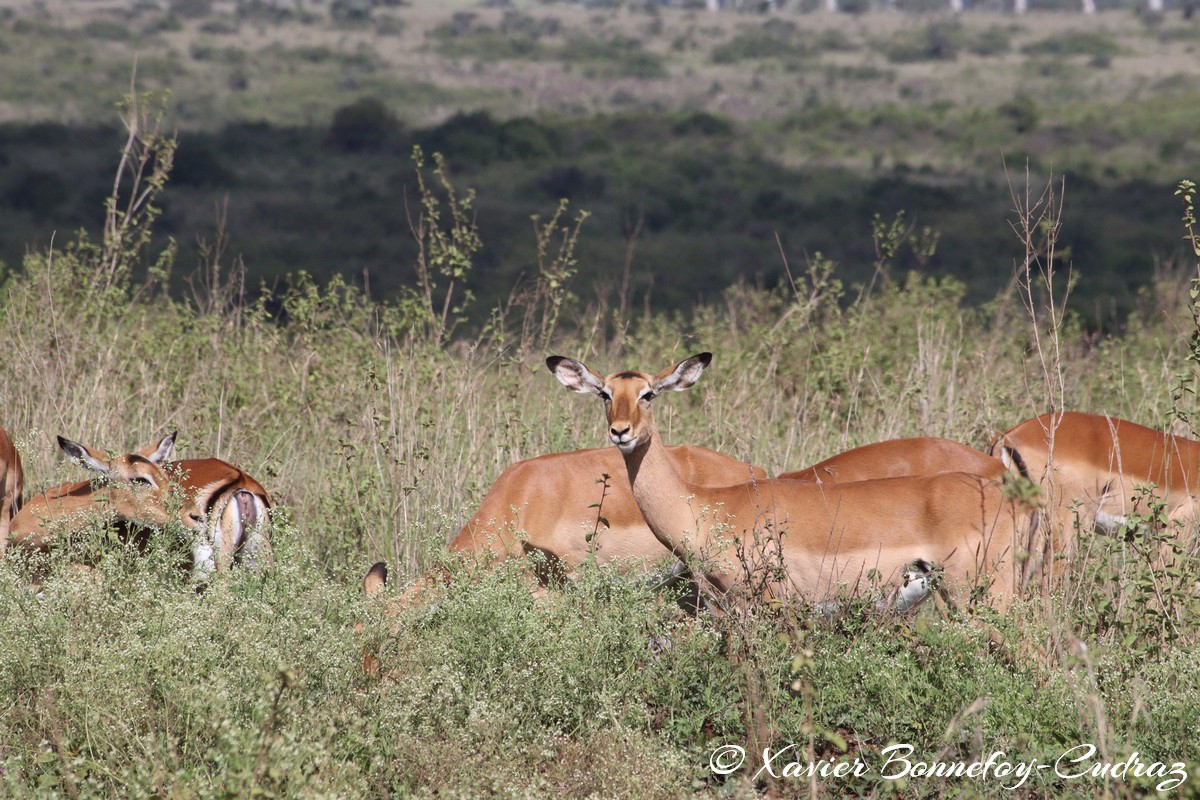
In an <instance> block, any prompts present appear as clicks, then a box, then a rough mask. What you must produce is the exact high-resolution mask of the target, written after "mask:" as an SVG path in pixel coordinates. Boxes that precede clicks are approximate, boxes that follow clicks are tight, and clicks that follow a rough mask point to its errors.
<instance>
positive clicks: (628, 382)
mask: <svg viewBox="0 0 1200 800" xmlns="http://www.w3.org/2000/svg"><path fill="white" fill-rule="evenodd" d="M711 362H712V353H700V354H699V355H694V356H692V357H691V358H686V359H684V360H683V361H680V362H679V363H678V364H676V365H675V366H673V367H670V368H668V369H665V370H663V371H662V372H660V373H658V374H657V375H651V374H650V373H648V372H614V373H613V374H612V375H609V376H608V377H607V378H602V377H601V376H600V374H599V373H597V372H595V371H593V370H592V369H590V368H589V367H588V366H587V365H585V364H583V363H582V362H580V361H576V360H574V359H572V358H563V357H562V356H551V357H550V358H547V359H546V366H547V367H549V368H550V371H551V372H553V373H554V376H555V377H556V378H558V381H559V383H561V384H562V385H563V386H565V387H567V388H568V389H570V390H571V391H573V392H579V393H581V394H595V395H598V396H599V397H600V399H602V400H603V401H604V410H605V412H606V413H607V415H608V437H609V439H610V440H611V441H612V443H613V444H615V445H616V446H617V449H619V450H620V451H621V452H622V453H624V454H626V455H628V454H630V453H632V452H633V451H634V450H636V449H637V447H638V445H639V444H645V443H647V442H648V441H649V439H650V437H651V436H652V435H653V433H654V420H653V418H652V417H651V415H650V401H651V400H653V399H654V398H655V397H658V395H660V394H662V393H663V392H667V391H674V392H682V391H683V390H684V389H687V388H688V387H690V386H692V385H693V384H695V383H696V381H698V380H699V379H700V374H701V373H702V372H704V368H705V367H707V366H708V365H709V363H711Z"/></svg>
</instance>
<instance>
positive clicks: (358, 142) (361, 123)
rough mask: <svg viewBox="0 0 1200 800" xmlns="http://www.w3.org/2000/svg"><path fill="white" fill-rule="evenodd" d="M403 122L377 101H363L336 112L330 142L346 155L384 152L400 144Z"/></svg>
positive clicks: (357, 101) (369, 98)
mask: <svg viewBox="0 0 1200 800" xmlns="http://www.w3.org/2000/svg"><path fill="white" fill-rule="evenodd" d="M401 130H402V128H401V125H400V121H399V120H397V119H396V117H395V115H394V114H392V112H391V111H390V110H388V108H387V106H385V105H384V104H383V101H382V100H380V99H379V98H377V97H363V98H360V99H358V100H355V101H354V102H353V103H350V104H348V105H344V106H342V107H341V108H339V109H337V110H336V111H335V112H333V122H332V123H331V124H330V126H329V135H328V137H327V140H328V142H329V143H330V144H331V145H333V146H334V147H336V148H338V149H340V150H345V151H347V152H352V153H359V152H366V151H371V150H382V149H384V148H387V147H389V146H392V145H394V144H396V143H397V141H398V140H399V138H400V134H401Z"/></svg>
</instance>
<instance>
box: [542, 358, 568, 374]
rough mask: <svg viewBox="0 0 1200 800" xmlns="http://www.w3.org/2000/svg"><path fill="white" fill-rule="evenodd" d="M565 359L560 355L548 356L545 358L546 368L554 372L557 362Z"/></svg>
mask: <svg viewBox="0 0 1200 800" xmlns="http://www.w3.org/2000/svg"><path fill="white" fill-rule="evenodd" d="M565 360H566V359H564V358H563V357H562V356H550V357H549V358H547V359H546V369H548V370H550V371H551V372H554V370H555V369H557V368H558V365H559V363H561V362H562V361H565Z"/></svg>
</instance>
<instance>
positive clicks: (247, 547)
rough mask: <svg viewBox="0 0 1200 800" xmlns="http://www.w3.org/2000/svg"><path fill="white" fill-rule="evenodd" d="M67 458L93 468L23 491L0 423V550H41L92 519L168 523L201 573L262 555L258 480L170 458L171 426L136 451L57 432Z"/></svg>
mask: <svg viewBox="0 0 1200 800" xmlns="http://www.w3.org/2000/svg"><path fill="white" fill-rule="evenodd" d="M58 446H59V448H61V449H62V451H63V453H65V454H66V455H67V457H68V458H70V459H71V460H72V461H74V462H75V463H77V464H79V465H80V466H82V467H84V468H86V469H88V470H90V471H91V472H93V473H95V474H96V477H95V478H93V479H92V480H87V481H79V482H74V483H64V484H62V485H60V486H55V487H53V488H50V489H47V490H46V491H44V492H41V493H39V494H35V495H34V496H32V497H30V498H29V499H28V500H25V499H24V498H23V491H24V475H23V472H22V469H21V456H20V454H18V453H17V450H16V448H15V447H14V446H13V443H12V440H11V439H10V438H9V436H8V433H7V432H5V431H4V429H3V428H0V474H2V475H3V483H2V488H3V491H4V497H3V503H2V505H0V556H3V555H4V553H5V552H6V550H7V549H8V548H9V547H10V546H11V547H15V548H20V549H23V550H25V551H27V552H30V553H44V552H46V551H47V550H49V549H50V548H51V546H52V545H53V544H54V542H55V541H56V539H59V538H61V537H63V536H65V535H68V534H70V533H71V532H72V531H75V530H77V529H80V528H82V527H84V526H87V525H90V524H93V521H94V520H97V519H100V520H102V521H103V522H104V523H105V524H111V525H112V526H114V527H116V528H117V529H118V530H119V531H120V533H121V535H122V537H123V538H126V539H133V540H137V541H135V543H139V542H140V543H144V538H145V536H146V535H147V534H148V532H149V531H151V530H154V529H158V528H162V527H163V526H164V525H167V524H168V523H170V522H177V523H178V524H179V525H181V526H182V529H183V530H185V531H187V532H188V533H189V534H190V538H191V543H190V544H191V551H192V552H191V556H192V558H191V571H192V575H193V576H194V577H195V578H197V579H200V580H203V579H206V578H208V577H209V576H211V575H212V573H213V572H216V571H218V570H224V569H227V568H229V567H230V566H231V565H232V564H235V563H241V564H245V565H247V566H250V567H251V568H256V567H259V566H261V565H263V564H266V563H269V562H270V559H271V550H270V510H271V499H270V497H269V496H268V495H267V492H266V490H265V489H263V487H262V485H261V484H259V482H258V481H256V480H254V478H252V477H250V476H249V475H247V474H246V473H245V472H243V471H242V470H240V469H238V468H237V467H235V466H233V465H232V464H229V463H226V462H224V461H221V460H220V459H217V458H194V459H185V460H183V461H170V458H171V453H172V451H173V450H174V448H175V434H174V433H171V434H169V435H167V436H164V437H163V438H162V439H159V440H158V441H156V442H153V443H151V444H149V445H146V446H145V447H143V448H141V449H140V450H136V451H134V452H132V453H127V454H124V455H119V456H113V457H109V456H108V455H105V454H104V453H102V452H100V451H98V450H96V449H94V448H91V447H87V446H85V445H81V444H78V443H76V442H73V441H71V440H70V439H65V438H63V437H61V436H60V437H58Z"/></svg>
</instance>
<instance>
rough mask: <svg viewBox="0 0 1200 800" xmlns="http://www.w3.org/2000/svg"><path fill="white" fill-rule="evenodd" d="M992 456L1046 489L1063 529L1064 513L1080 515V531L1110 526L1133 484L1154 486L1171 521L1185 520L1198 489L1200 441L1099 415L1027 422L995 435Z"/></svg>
mask: <svg viewBox="0 0 1200 800" xmlns="http://www.w3.org/2000/svg"><path fill="white" fill-rule="evenodd" d="M992 454H993V455H996V456H998V457H999V458H1000V459H1001V460H1002V461H1003V462H1004V463H1005V465H1007V466H1008V467H1009V468H1010V469H1011V470H1013V471H1014V472H1017V473H1019V474H1021V475H1023V476H1025V477H1027V478H1029V479H1030V480H1032V481H1035V482H1037V483H1041V484H1043V485H1045V486H1047V487H1048V488H1049V490H1050V493H1051V497H1050V500H1049V506H1050V509H1051V511H1052V512H1053V513H1054V514H1055V516H1056V517H1058V518H1059V522H1060V526H1059V527H1062V528H1064V529H1066V530H1069V529H1071V527H1073V526H1071V525H1069V524H1062V523H1065V522H1066V520H1064V519H1062V518H1063V517H1064V516H1065V515H1066V514H1068V513H1078V514H1079V521H1080V524H1081V527H1082V528H1083V529H1084V530H1087V529H1090V528H1092V527H1099V528H1101V529H1104V530H1109V531H1113V530H1116V529H1117V528H1119V527H1120V526H1121V525H1122V524H1123V523H1124V522H1125V516H1126V514H1128V513H1129V511H1130V510H1132V508H1133V498H1134V495H1135V494H1136V493H1137V492H1136V489H1135V487H1136V486H1138V485H1140V484H1152V485H1153V486H1154V487H1155V489H1154V494H1155V496H1157V497H1159V498H1161V499H1162V500H1163V501H1164V502H1166V504H1167V513H1168V514H1169V516H1170V518H1171V519H1190V518H1191V515H1192V513H1193V511H1194V509H1193V504H1194V500H1195V494H1196V492H1197V490H1198V488H1200V442H1196V441H1193V440H1191V439H1184V438H1182V437H1179V436H1172V435H1171V434H1168V433H1162V432H1160V431H1156V430H1153V429H1151V428H1147V427H1145V426H1143V425H1138V424H1136V423H1133V422H1129V421H1128V420H1123V419H1117V418H1116V417H1108V416H1101V415H1098V414H1084V413H1080V412H1078V411H1062V412H1057V413H1049V414H1043V415H1041V416H1040V417H1036V418H1034V419H1031V420H1026V421H1025V422H1022V423H1021V424H1019V425H1016V426H1014V427H1012V428H1009V429H1008V430H1006V431H1004V432H1003V433H1001V434H1000V435H998V436H997V437H996V438H995V440H994V441H993V442H992Z"/></svg>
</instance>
